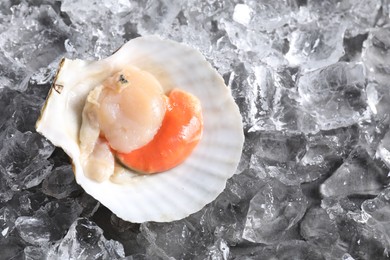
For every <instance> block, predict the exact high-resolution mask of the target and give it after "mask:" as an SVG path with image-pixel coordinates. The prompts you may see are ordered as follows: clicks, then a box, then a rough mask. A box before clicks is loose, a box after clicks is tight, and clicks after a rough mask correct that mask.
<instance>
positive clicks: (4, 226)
mask: <svg viewBox="0 0 390 260" xmlns="http://www.w3.org/2000/svg"><path fill="white" fill-rule="evenodd" d="M16 218H17V214H16V212H15V211H14V210H13V209H12V208H11V207H3V208H0V240H1V238H6V237H8V236H9V234H10V233H11V232H12V231H13V230H14V228H15V220H16Z"/></svg>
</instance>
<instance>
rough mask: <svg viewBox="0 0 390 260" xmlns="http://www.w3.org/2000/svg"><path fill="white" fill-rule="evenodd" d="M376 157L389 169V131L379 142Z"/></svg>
mask: <svg viewBox="0 0 390 260" xmlns="http://www.w3.org/2000/svg"><path fill="white" fill-rule="evenodd" d="M376 156H377V157H379V158H380V159H381V160H382V161H383V162H384V163H385V164H386V165H387V167H388V168H390V131H388V132H387V133H386V134H385V136H384V137H383V139H382V140H381V141H380V143H379V145H378V148H377V150H376Z"/></svg>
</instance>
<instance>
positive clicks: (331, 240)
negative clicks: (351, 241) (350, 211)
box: [300, 208, 339, 251]
mask: <svg viewBox="0 0 390 260" xmlns="http://www.w3.org/2000/svg"><path fill="white" fill-rule="evenodd" d="M300 229H301V234H302V236H303V237H304V238H305V239H306V240H307V241H309V242H311V243H313V244H315V245H317V246H318V247H320V248H322V249H323V250H324V251H326V250H328V249H329V248H331V247H332V245H334V244H335V243H336V242H337V240H338V239H339V234H338V229H337V225H336V223H335V221H334V220H332V219H331V218H330V217H329V215H328V213H326V211H325V210H324V209H322V208H310V209H309V210H308V211H307V212H306V214H305V217H304V218H303V220H302V222H301V225H300Z"/></svg>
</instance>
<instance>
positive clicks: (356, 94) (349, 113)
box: [298, 62, 369, 130]
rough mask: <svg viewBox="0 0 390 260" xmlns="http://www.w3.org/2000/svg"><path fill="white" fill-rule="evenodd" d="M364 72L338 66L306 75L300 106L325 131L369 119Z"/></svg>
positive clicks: (354, 66)
mask: <svg viewBox="0 0 390 260" xmlns="http://www.w3.org/2000/svg"><path fill="white" fill-rule="evenodd" d="M364 86H365V77H364V68H363V65H362V64H359V63H345V62H338V63H336V64H333V65H330V66H328V67H325V68H322V69H318V70H315V71H312V72H307V73H304V74H303V75H302V76H301V77H300V78H299V80H298V92H299V96H300V103H301V104H302V106H303V108H304V109H305V110H306V112H307V113H309V114H311V115H312V116H313V117H314V118H315V119H316V124H317V125H318V127H319V129H321V130H330V129H336V128H339V127H346V126H350V125H353V124H355V123H357V122H359V121H362V120H363V119H368V116H369V115H368V113H367V110H366V108H367V104H366V97H365V93H364Z"/></svg>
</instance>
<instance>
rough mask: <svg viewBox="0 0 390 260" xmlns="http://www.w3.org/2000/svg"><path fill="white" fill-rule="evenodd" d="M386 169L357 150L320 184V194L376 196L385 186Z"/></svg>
mask: <svg viewBox="0 0 390 260" xmlns="http://www.w3.org/2000/svg"><path fill="white" fill-rule="evenodd" d="M387 173H388V169H386V168H385V167H382V166H381V164H380V163H378V162H377V161H375V160H372V159H371V157H370V156H369V155H368V154H367V152H366V151H365V150H364V149H357V150H355V151H354V152H352V153H351V155H350V157H349V158H348V159H347V160H346V161H345V162H344V163H343V164H342V165H341V166H340V167H339V168H338V169H337V170H336V171H335V172H334V173H333V174H332V176H330V177H329V178H328V179H327V180H326V181H325V182H324V183H323V184H321V188H320V190H321V194H322V195H323V196H325V197H329V196H349V195H377V194H378V193H379V192H380V191H381V190H382V189H383V187H384V185H385V179H386V177H387Z"/></svg>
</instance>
